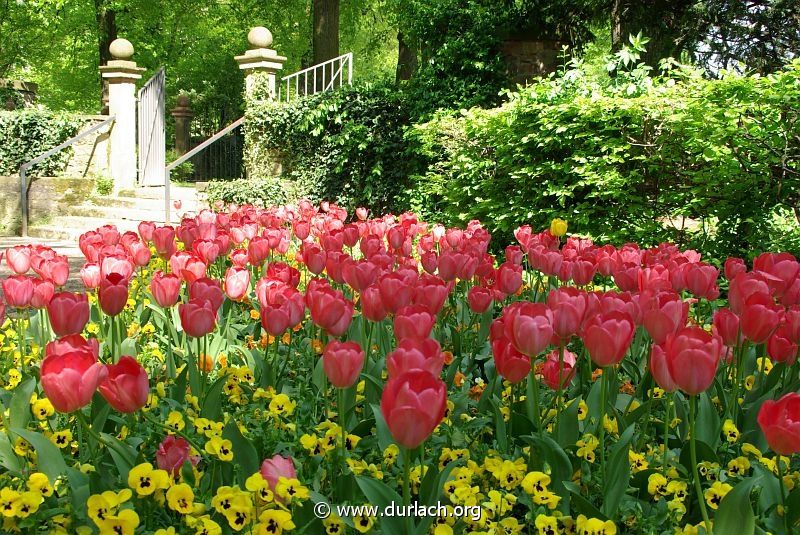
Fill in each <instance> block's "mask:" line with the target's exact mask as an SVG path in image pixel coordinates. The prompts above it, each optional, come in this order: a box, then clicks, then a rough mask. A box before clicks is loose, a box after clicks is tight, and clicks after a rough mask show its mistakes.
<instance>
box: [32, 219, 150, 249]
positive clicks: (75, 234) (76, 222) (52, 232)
mask: <svg viewBox="0 0 800 535" xmlns="http://www.w3.org/2000/svg"><path fill="white" fill-rule="evenodd" d="M109 224H112V225H116V227H117V229H119V231H120V232H127V231H133V232H136V231H137V227H138V225H139V222H138V221H133V220H127V219H119V218H115V217H86V216H74V215H65V216H56V217H54V218H53V219H52V220H50V221H48V222H46V223H43V224H41V225H33V226H31V227H30V228H29V229H28V234H29V235H31V236H33V237H35V238H47V239H50V240H65V241H72V242H75V243H77V240H78V238H80V235H81V234H83V233H84V232H88V231H90V230H94V229H96V228H98V227H102V226H103V225H109Z"/></svg>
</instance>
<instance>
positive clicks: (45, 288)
mask: <svg viewBox="0 0 800 535" xmlns="http://www.w3.org/2000/svg"><path fill="white" fill-rule="evenodd" d="M54 293H55V286H54V285H53V282H52V281H49V280H46V279H33V297H31V307H33V308H40V309H41V308H44V307H46V306H47V303H49V302H50V300H51V299H52V298H53V294H54Z"/></svg>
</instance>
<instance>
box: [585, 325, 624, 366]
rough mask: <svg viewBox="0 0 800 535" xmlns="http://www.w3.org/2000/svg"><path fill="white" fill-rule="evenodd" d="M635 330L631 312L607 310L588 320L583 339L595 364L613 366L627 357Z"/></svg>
mask: <svg viewBox="0 0 800 535" xmlns="http://www.w3.org/2000/svg"><path fill="white" fill-rule="evenodd" d="M635 330H636V327H635V326H634V324H633V320H632V319H631V317H630V315H629V314H627V313H625V312H607V313H605V314H598V315H596V316H593V317H591V318H590V319H589V320H587V321H586V323H585V324H584V326H583V330H582V332H581V339H582V340H583V343H584V345H585V346H586V350H587V351H588V352H589V356H590V357H591V358H592V360H593V361H594V362H595V364H597V365H598V366H611V365H614V364H619V362H620V361H621V360H622V359H623V358H624V357H625V353H626V352H627V351H628V348H629V347H630V345H631V341H632V340H633V334H634V331H635Z"/></svg>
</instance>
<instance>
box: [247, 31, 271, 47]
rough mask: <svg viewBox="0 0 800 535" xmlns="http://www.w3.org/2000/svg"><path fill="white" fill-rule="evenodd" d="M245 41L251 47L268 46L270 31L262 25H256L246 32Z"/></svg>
mask: <svg viewBox="0 0 800 535" xmlns="http://www.w3.org/2000/svg"><path fill="white" fill-rule="evenodd" d="M247 42H249V43H250V47H251V48H269V47H270V46H272V32H270V31H269V30H268V29H266V28H264V27H263V26H256V27H255V28H253V29H252V30H250V33H248V34H247Z"/></svg>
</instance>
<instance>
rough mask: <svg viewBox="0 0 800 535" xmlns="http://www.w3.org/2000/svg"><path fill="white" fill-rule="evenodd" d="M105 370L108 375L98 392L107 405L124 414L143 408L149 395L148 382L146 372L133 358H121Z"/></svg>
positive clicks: (108, 365)
mask: <svg viewBox="0 0 800 535" xmlns="http://www.w3.org/2000/svg"><path fill="white" fill-rule="evenodd" d="M106 370H107V371H108V373H107V375H106V377H105V379H103V380H102V381H101V382H100V384H99V386H98V390H99V391H100V395H102V396H103V397H104V398H105V399H106V401H108V404H109V405H111V406H112V407H114V409H116V410H117V411H119V412H121V413H124V414H128V413H132V412H136V411H138V410H139V409H141V408H142V407H144V406H145V404H146V403H147V396H148V395H149V394H150V380H149V379H148V377H147V371H146V370H145V369H144V368H143V367H142V365H141V364H139V363H138V362H137V361H136V359H135V358H133V357H129V356H127V355H125V356H122V357H120V359H119V361H118V362H117V363H116V364H107V365H106Z"/></svg>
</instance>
